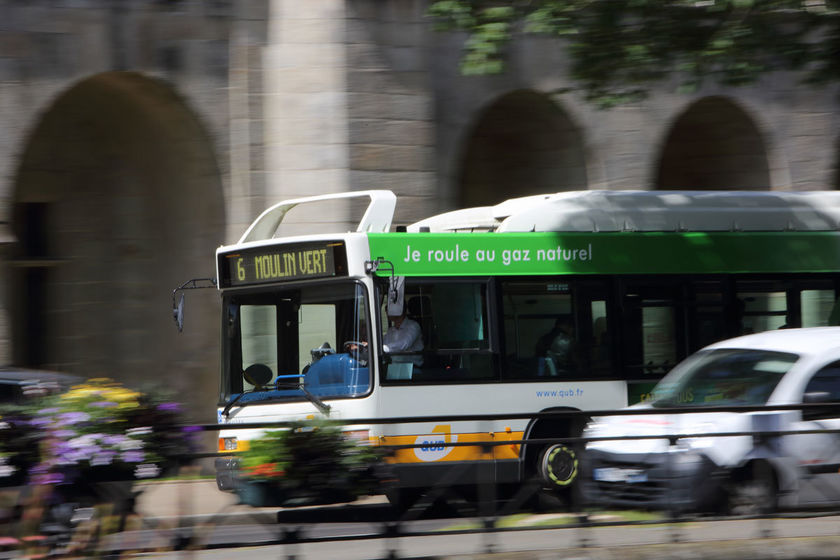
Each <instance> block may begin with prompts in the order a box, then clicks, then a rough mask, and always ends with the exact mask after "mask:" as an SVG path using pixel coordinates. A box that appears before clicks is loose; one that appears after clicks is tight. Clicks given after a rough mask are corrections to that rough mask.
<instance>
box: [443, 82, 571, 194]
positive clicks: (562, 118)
mask: <svg viewBox="0 0 840 560" xmlns="http://www.w3.org/2000/svg"><path fill="white" fill-rule="evenodd" d="M463 154H464V155H463V157H462V159H461V164H460V167H461V169H460V176H459V180H458V187H459V191H460V200H459V201H458V202H459V204H460V206H461V207H467V206H483V205H489V204H495V203H498V202H501V201H503V200H506V199H508V198H514V197H518V196H527V195H532V194H540V193H549V192H557V191H563V190H574V189H585V188H586V187H587V174H586V158H585V154H584V144H583V140H582V138H581V133H580V131H579V130H578V127H577V126H575V124H574V123H573V122H572V120H571V118H570V117H569V115H568V114H567V113H566V112H565V111H564V110H563V109H562V108H560V107H558V106H557V105H556V104H555V103H554V102H553V101H552V100H551V99H550V98H549V97H548V96H546V95H543V94H540V93H537V92H534V91H529V90H520V91H515V92H512V93H508V94H506V95H504V96H502V97H501V98H499V99H497V100H496V101H495V102H493V103H492V104H491V105H490V106H489V107H487V108H486V109H484V110H483V111H482V112H481V114H480V115H479V116H478V118H477V119H476V124H475V125H474V127H473V129H472V131H471V132H470V133H469V134H468V136H467V139H466V144H465V147H464V149H463Z"/></svg>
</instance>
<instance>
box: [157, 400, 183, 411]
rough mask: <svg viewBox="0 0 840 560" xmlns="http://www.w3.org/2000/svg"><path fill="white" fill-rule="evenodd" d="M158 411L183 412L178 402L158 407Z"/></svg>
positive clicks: (161, 404) (166, 403) (162, 404)
mask: <svg viewBox="0 0 840 560" xmlns="http://www.w3.org/2000/svg"><path fill="white" fill-rule="evenodd" d="M157 409H158V410H165V411H169V412H181V405H180V404H178V403H176V402H165V403H160V404H159V405H157Z"/></svg>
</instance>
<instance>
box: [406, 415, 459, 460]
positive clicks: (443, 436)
mask: <svg viewBox="0 0 840 560" xmlns="http://www.w3.org/2000/svg"><path fill="white" fill-rule="evenodd" d="M451 432H452V427H451V426H449V425H448V424H447V425H442V426H435V428H434V429H433V430H432V433H431V434H426V435H422V436H418V437H417V439H416V440H414V444H415V445H417V447H415V448H414V454H415V455H416V456H417V458H418V459H420V460H421V461H426V462H428V461H440V460H441V459H443V458H444V457H446V456H447V455H449V453H450V452H451V451H452V449H453V448H452V447H448V446H447V445H448V444H452V443H455V442H457V441H458V436H457V435H452V433H451ZM437 434H440V435H437Z"/></svg>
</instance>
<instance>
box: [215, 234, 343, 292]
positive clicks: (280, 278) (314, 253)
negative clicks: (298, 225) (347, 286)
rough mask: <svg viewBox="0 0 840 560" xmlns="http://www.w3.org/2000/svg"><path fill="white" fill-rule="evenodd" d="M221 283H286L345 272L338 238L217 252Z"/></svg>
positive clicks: (238, 284)
mask: <svg viewBox="0 0 840 560" xmlns="http://www.w3.org/2000/svg"><path fill="white" fill-rule="evenodd" d="M219 271H220V274H221V279H220V280H221V286H222V287H225V288H227V287H231V286H245V285H251V284H265V283H268V282H289V281H292V280H302V279H308V278H329V277H332V276H346V275H347V251H346V249H345V247H344V243H343V242H341V241H321V242H314V243H313V242H307V243H294V244H284V245H268V246H265V247H257V248H253V249H241V250H238V251H231V252H230V253H221V254H219Z"/></svg>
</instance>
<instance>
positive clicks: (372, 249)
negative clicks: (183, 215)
mask: <svg viewBox="0 0 840 560" xmlns="http://www.w3.org/2000/svg"><path fill="white" fill-rule="evenodd" d="M359 199H362V200H365V199H366V200H367V201H368V204H367V207H366V209H365V211H364V215H363V217H362V218H361V220H360V221H359V224H358V226H357V228H356V231H353V232H349V233H346V232H345V233H326V232H323V231H321V230H322V229H323V227H322V226H317V227H314V226H313V227H312V228H311V230H312V231H311V232H309V233H306V232H305V230H306V225H305V220H304V224H303V225H297V226H295V227H296V228H297V229H296V230H293V231H292V233H291V234H290V235H289V234H287V233H286V232H285V231H284V229H283V227H284V222H286V221H287V218H289V217H290V216H291V215H292V213H293V212H295V211H298V210H302V209H306V208H309V210H307V212H308V214H307V213H305V212H304V214H303V215H304V216H312V217H315V218H318V217H321V218H322V217H323V216H325V215H329V213H330V212H335V211H336V210H335V209H336V208H337V207H338V205H341V204H345V205H352V203H353V201H358V200H359ZM395 204H396V197H395V196H394V195H393V194H392V193H391V192H389V191H363V192H352V193H342V194H338V195H324V196H316V197H309V198H304V199H296V200H289V201H284V202H281V203H279V204H277V205H275V206H273V207H271V208H269V209H268V210H266V211H265V212H264V213H263V214H262V215H261V216H260V217H259V218H257V220H256V221H255V222H254V223H253V224H252V225H251V227H250V228H249V229H248V230H247V231H246V232H245V234H244V235H243V236H242V238H241V239H240V240H239V242H238V243H236V244H234V245H229V246H223V247H220V248H219V249H218V251H217V267H218V268H217V275H218V276H217V280H218V288H219V291H220V293H221V297H222V303H223V306H222V337H221V340H222V344H223V348H222V371H221V391H220V395H219V403H218V407H219V408H218V421H219V424H220V425H221V432H220V439H219V449H220V451H237V450H242V449H246V448H247V446H248V440H249V438H252V437H254V436H255V434H258V433H259V431H258V430H245V429H239V430H237V429H232V428H233V426H231V425H232V424H240V423H258V422H272V421H289V420H299V419H305V418H312V417H319V416H327V415H328V416H329V417H330V418H332V419H337V420H342V419H354V420H359V419H362V420H364V419H369V420H370V423H369V424H361V425H357V426H354V428H353V429H354V431H356V432H357V433H356V434H355V435H356V437H361V438H363V439H366V440H369V441H371V442H372V443H373V444H378V445H386V446H387V445H403V446H405V445H416V447H406V448H402V449H399V450H398V451H397V452H396V453H395V454H394V455H393V457H392V459H391V461H392V464H393V467H394V469H395V473H396V475H397V479H398V481H399V485H398V487H397V489H396V490H392V492H391V494H392V495H391V496H389V497H390V498H392V499H401V498H403V497H405V496H406V495H407V494H410V493H412V491H413V490H412V489H418V488H424V487H428V486H429V485H430V484H432V482H433V481H438V480H442V479H445V480H447V482H448V483H451V484H453V485H455V486H456V487H457V486H458V485H465V486H467V485H472V484H474V483H475V481H476V479H477V473H479V472H482V473H484V474H485V475H486V473H488V472H491V473H493V474H492V475H491V476H492V479H493V481H494V482H496V483H498V484H500V485H506V486H505V487H507V488H515V487H516V486H517V485H519V484H521V483H522V482H523V481H525V480H534V478H535V477H536V478H537V479H539V480H541V481H542V484H544V486H546V487H548V488H553V489H564V488H570V487H571V486H572V484H573V482H574V480H575V477H576V474H577V457H576V454H575V451H574V450H573V449H570V448H569V447H568V446H565V445H563V444H561V443H554V444H550V443H546V442H545V440H547V439H550V438H562V437H572V436H575V435H578V433H579V430H580V429H581V420H574V419H573V417H571V416H564V415H554V416H552V415H550V414H549V415H546V414H542V415H540V413H545V412H551V411H587V410H607V409H614V408H616V409H617V408H620V407H623V406H625V405H627V404H629V403H632V402H637V401H640V400H644V399H646V398H647V397H648V392H649V390H650V388H651V387H652V385H653V383H654V382H656V381H657V380H658V379H659V378H660V377H661V376H662V375H663V374H664V373H666V372H667V371H668V370H669V369H670V368H671V367H672V366H673V365H675V364H676V363H677V362H678V361H679V360H681V359H682V358H683V357H685V356H687V355H688V354H690V353H692V352H693V351H695V350H697V349H699V348H701V347H703V346H705V345H707V344H709V343H711V342H714V341H716V340H720V339H724V338H727V337H730V336H734V335H737V334H741V333H746V332H758V331H764V330H769V329H777V328H783V327H786V326H790V327H792V326H817V325H827V324H838V319H839V318H840V307H838V306H837V300H838V294H840V292H838V290H840V233H838V227H840V193H837V192H809V193H787V192H785V193H782V192H724V191H720V192H712V191H706V192H701V191H680V192H677V191H671V192H666V191H582V192H564V193H557V194H550V195H544V196H531V197H525V198H519V199H512V200H508V201H506V202H504V203H501V204H498V205H496V206H489V207H482V208H471V209H464V210H458V211H454V212H449V213H446V214H441V215H438V216H434V217H431V218H428V219H425V220H422V221H420V222H417V223H414V224H411V225H408V226H404V227H400V226H397V227H392V223H391V222H392V219H393V214H394V209H395ZM315 208H321V210H313V209H315ZM286 225H288V224H286ZM392 229H393V230H395V231H392ZM389 305H396V306H397V307H399V306H400V305H402V307H403V308H404V309H405V310H406V312H407V315H408V317H410V318H411V319H413V320H414V321H416V322H417V323H418V324H419V326H420V330H421V332H422V339H423V349H422V351H417V352H411V353H405V352H402V353H396V354H389V353H387V352H385V351H384V348H383V336H384V333H385V332H386V330H387V329H388V313H387V309H386V308H387V306H389ZM558 325H562V326H563V329H564V332H565V333H566V343H565V346H564V347H563V349H564V352H565V353H566V354H565V357H564V358H563V359H557V357H556V356H554V355H553V354H552V352H551V350H550V349H549V348H548V346H549V345H547V344H546V342H545V341H546V340H547V338H546V336H547V333H555V334H556V328H557V326H558ZM255 385H257V386H258V387H257V388H258V390H256V391H255V390H254V389H255ZM470 415H501V416H504V419H499V420H493V419H486V418H482V419H478V420H467V419H463V418H461V419H458V418H457V417H465V416H466V417H468V416H470ZM416 417H440V418H447V417H453V418H454V420H452V421H449V420H439V421H430V422H415V421H412V422H399V421H397V422H393V421H392V422H389V423H382V424H379V423H377V421H378V420H381V419H394V418H396V419H400V418H406V419H408V418H416ZM226 426H229V427H230V428H231V429H225V427H226ZM531 440H542V441H541V442H539V443H534V444H529V443H528V442H529V441H531ZM507 441H510V442H512V443H510V444H505V442H507ZM522 441H524V442H525V443H524V444H522V443H519V442H522ZM455 442H459V443H460V444H461V445H457V446H456V445H452V444H453V443H455ZM471 442H475V443H476V445H474V446H472V445H463V444H464V443H471ZM482 442H492V443H493V445H491V446H488V445H483V446H482V445H479V444H480V443H482ZM488 465H492V468H490V469H487V468H486V467H488ZM453 466H458V467H459V468H458V469H455V470H453V469H452V467H453ZM482 469H483V470H482ZM217 473H218V482H219V486H220V488H222V489H231V488H232V487H233V483H234V476H235V460H232V459H227V458H222V459H218V460H217ZM453 473H454V474H453ZM485 478H486V477H485Z"/></svg>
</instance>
